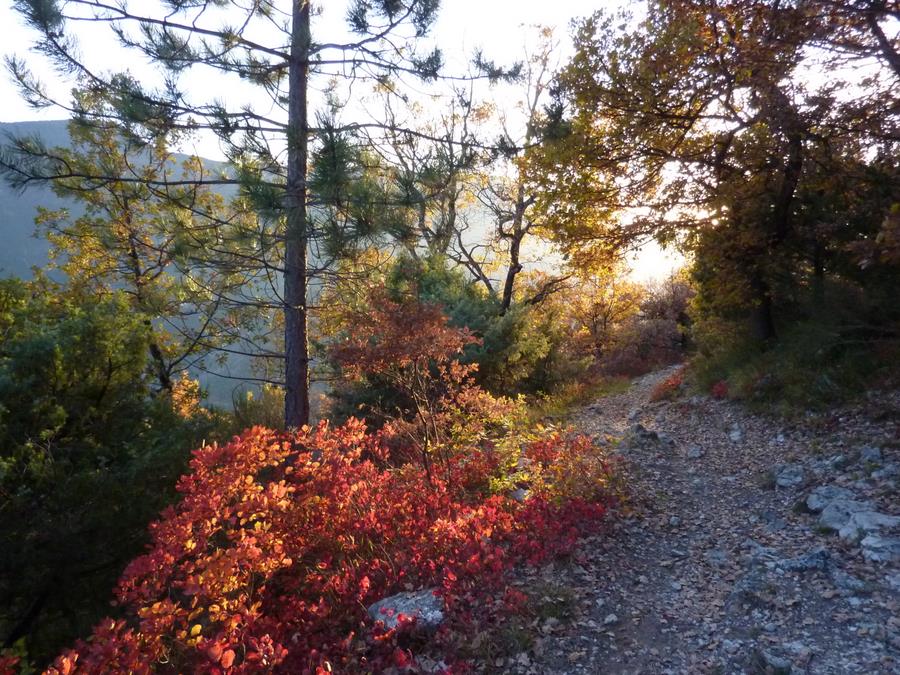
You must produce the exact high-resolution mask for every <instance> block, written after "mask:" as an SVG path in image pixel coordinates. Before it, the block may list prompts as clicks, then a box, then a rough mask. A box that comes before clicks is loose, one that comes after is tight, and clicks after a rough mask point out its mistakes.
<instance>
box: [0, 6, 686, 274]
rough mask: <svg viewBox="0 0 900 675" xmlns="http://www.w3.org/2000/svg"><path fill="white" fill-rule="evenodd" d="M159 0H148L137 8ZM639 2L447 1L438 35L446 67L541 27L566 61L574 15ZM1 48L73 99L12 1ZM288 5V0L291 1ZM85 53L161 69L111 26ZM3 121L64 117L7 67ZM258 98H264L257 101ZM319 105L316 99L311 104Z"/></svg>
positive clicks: (85, 45) (215, 83)
mask: <svg viewBox="0 0 900 675" xmlns="http://www.w3.org/2000/svg"><path fill="white" fill-rule="evenodd" d="M144 2H146V4H147V5H152V4H155V3H154V2H153V0H144V1H142V2H141V3H136V4H135V6H138V5H141V6H144ZM634 2H635V0H553V1H552V2H546V1H539V0H444V2H443V3H442V8H441V11H440V15H439V18H438V21H437V23H436V25H435V26H434V28H433V31H432V35H433V36H434V38H435V40H436V42H437V44H438V45H439V46H440V47H441V48H442V50H443V52H444V55H445V60H446V61H447V65H448V68H459V69H462V68H464V66H465V63H466V61H467V59H469V58H470V57H471V55H472V54H473V53H474V51H475V50H476V49H481V50H482V51H483V52H484V54H485V56H486V57H487V58H489V59H492V60H494V61H495V62H497V63H501V64H508V63H513V62H516V61H519V60H521V59H522V58H523V55H524V53H525V49H526V46H527V44H528V42H529V40H533V39H534V38H535V36H536V33H537V30H536V27H537V26H548V27H551V28H553V29H554V37H555V39H556V40H557V41H558V43H559V47H558V49H557V50H556V51H557V53H558V58H559V62H560V63H563V62H565V60H566V58H567V56H568V55H569V54H570V53H571V41H570V37H569V36H570V33H571V30H570V24H571V22H572V21H573V20H574V19H578V18H580V17H585V16H589V15H590V14H592V13H593V12H594V11H596V10H598V9H605V10H609V11H615V10H616V9H619V8H621V7H623V6H625V5H626V4H627V3H634ZM0 3H2V4H0V26H2V27H3V28H2V36H0V37H2V39H0V54H2V55H4V56H12V55H14V56H17V57H19V58H23V59H25V60H26V61H27V62H28V64H29V66H30V67H31V68H33V70H34V71H35V73H36V74H37V75H38V76H39V77H40V79H41V80H43V81H44V82H45V83H46V84H47V85H48V89H49V90H50V91H51V92H52V93H53V94H54V96H58V97H59V98H61V99H62V100H67V99H68V91H69V89H70V88H71V83H70V82H67V81H65V80H64V79H61V78H60V77H59V75H58V74H56V73H54V72H53V71H52V70H51V69H50V67H49V65H48V64H47V63H46V61H45V60H44V59H43V58H42V56H41V55H39V54H36V53H34V52H33V51H32V50H31V44H32V41H33V39H34V35H33V33H32V32H31V31H30V30H29V29H28V28H27V27H26V26H25V25H24V23H23V22H22V20H21V17H20V16H19V14H18V13H17V12H15V11H14V10H13V9H12V6H11V5H12V3H11V2H9V0H0ZM318 4H319V5H320V6H321V7H322V13H321V15H319V16H318V17H316V18H315V20H314V31H315V32H314V37H315V38H316V39H318V40H323V41H326V40H332V39H336V37H339V36H340V34H341V33H342V32H344V30H345V29H344V25H345V24H344V16H345V11H346V9H345V8H346V0H327V1H326V2H320V3H318ZM283 6H284V7H286V8H288V7H290V3H289V2H287V1H285V2H284V3H283ZM78 28H79V36H80V38H81V39H80V43H79V47H80V49H81V52H82V58H83V60H84V61H85V62H87V63H89V64H91V65H92V67H93V68H95V69H99V70H101V71H102V70H122V69H123V68H127V69H129V70H130V71H132V73H133V74H135V75H136V76H138V77H139V78H140V79H142V80H145V79H146V80H147V81H150V80H152V79H153V78H155V77H156V76H157V75H158V71H157V70H156V69H155V68H154V67H153V66H152V65H150V64H149V63H147V62H142V61H141V60H140V59H138V58H135V57H134V56H133V55H131V54H128V53H127V52H123V51H122V50H121V49H120V48H119V47H118V45H117V43H116V42H115V41H114V39H113V38H112V37H111V36H110V34H109V31H108V28H107V27H105V26H103V27H93V26H90V25H89V24H81V25H79V27H78ZM81 36H83V37H81ZM185 82H186V83H187V84H188V85H189V89H190V91H191V92H192V93H193V94H194V95H195V96H196V97H197V99H198V100H210V99H212V98H215V97H218V96H222V95H223V93H222V92H223V90H225V91H227V95H228V97H229V99H230V100H239V99H240V97H244V99H245V100H248V101H250V100H252V99H251V97H252V96H253V95H254V94H255V92H254V91H253V90H252V89H250V88H249V87H248V88H246V90H243V91H242V90H241V85H240V84H236V83H234V82H233V81H228V82H225V81H223V80H219V79H217V78H216V77H215V76H210V74H209V73H208V72H206V73H203V72H199V73H197V74H188V75H187V76H186V79H185ZM0 101H2V105H0V122H14V121H22V120H37V119H60V118H63V117H66V115H65V113H64V111H61V110H59V109H54V108H50V109H44V110H40V111H36V110H34V109H32V108H30V107H29V106H28V105H27V104H26V103H25V102H24V101H23V100H22V99H21V97H20V95H19V92H18V90H17V89H16V87H15V86H14V84H13V83H12V81H11V78H10V76H9V75H8V74H7V73H5V72H4V73H3V74H2V75H0ZM254 102H255V103H258V101H254ZM313 106H315V102H313ZM194 143H195V145H194V146H193V147H191V148H183V149H184V150H185V151H192V152H197V153H198V154H200V155H203V156H206V157H210V158H214V159H216V158H218V156H220V153H219V151H218V148H217V147H216V146H215V144H214V143H213V141H212V140H211V139H204V138H199V139H197V140H195V141H194ZM680 263H681V259H680V258H679V257H678V256H677V255H668V256H667V255H665V254H664V253H663V252H662V251H660V250H659V249H658V247H656V246H653V245H648V246H646V247H644V249H643V250H642V252H641V254H640V255H638V257H637V260H636V261H635V262H634V264H633V267H634V274H635V276H636V277H639V278H641V279H652V278H656V277H660V276H665V275H666V274H668V273H669V272H670V271H671V270H672V268H673V267H676V266H678V265H679V264H680Z"/></svg>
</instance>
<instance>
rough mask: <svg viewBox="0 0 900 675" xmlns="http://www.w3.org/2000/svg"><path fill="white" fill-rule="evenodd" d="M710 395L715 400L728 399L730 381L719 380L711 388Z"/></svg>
mask: <svg viewBox="0 0 900 675" xmlns="http://www.w3.org/2000/svg"><path fill="white" fill-rule="evenodd" d="M709 393H710V395H711V396H712V397H713V398H715V399H719V400H722V399H725V398H728V381H727V380H719V381H718V382H716V383H715V384H713V386H712V387H710V389H709Z"/></svg>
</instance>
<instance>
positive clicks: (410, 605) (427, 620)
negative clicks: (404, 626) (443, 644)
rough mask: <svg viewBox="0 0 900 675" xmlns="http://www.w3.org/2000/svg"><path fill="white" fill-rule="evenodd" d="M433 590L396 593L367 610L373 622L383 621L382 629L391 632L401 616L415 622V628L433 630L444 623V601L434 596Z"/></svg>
mask: <svg viewBox="0 0 900 675" xmlns="http://www.w3.org/2000/svg"><path fill="white" fill-rule="evenodd" d="M436 590H437V589H434V588H426V589H425V590H422V591H412V592H409V593H397V594H396V595H391V596H389V597H387V598H382V599H381V600H379V601H378V602H376V603H374V604H373V605H370V606H369V608H368V610H367V611H368V612H369V616H370V617H372V620H373V621H379V620H380V621H384V627H385V628H386V629H388V630H393V629H394V628H396V627H397V625H398V618H399V616H400V615H401V614H402V615H404V616H406V617H409V618H414V619H415V620H416V623H415V626H416V628H419V629H421V628H424V629H426V630H434V629H436V628H437V627H438V626H440V625H441V624H442V623H443V622H444V600H443V598H440V597H438V596H437V595H435V594H434V593H435V591H436Z"/></svg>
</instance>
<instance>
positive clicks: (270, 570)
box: [0, 420, 604, 675]
mask: <svg viewBox="0 0 900 675" xmlns="http://www.w3.org/2000/svg"><path fill="white" fill-rule="evenodd" d="M494 452H495V451H494V450H493V449H492V447H491V444H490V443H486V444H484V445H483V447H480V448H473V450H472V453H470V454H469V455H468V456H462V455H461V456H457V457H454V458H453V459H452V463H451V465H450V475H449V477H448V479H444V478H443V477H439V476H433V477H432V479H431V482H430V483H429V481H428V479H427V478H426V477H425V476H424V474H423V472H422V470H421V467H418V466H416V465H414V464H407V465H404V466H401V467H392V466H391V465H390V463H389V462H388V461H387V457H388V451H387V448H386V447H385V445H384V442H383V439H382V436H381V434H372V433H368V432H367V431H366V429H365V427H364V426H363V425H362V423H360V422H358V421H354V420H351V421H350V422H348V423H347V424H346V425H345V426H343V427H340V428H330V427H329V426H328V425H326V424H324V423H323V424H321V425H319V426H318V427H317V428H315V429H303V430H301V431H299V432H297V433H294V434H284V433H276V432H273V431H269V430H266V429H263V428H259V427H257V428H253V429H250V430H249V431H247V432H245V433H244V434H243V435H242V436H240V437H237V438H235V439H234V440H233V441H232V442H231V443H228V444H227V445H223V446H217V445H212V446H206V447H203V448H200V449H198V450H196V451H195V452H194V457H193V460H192V462H191V470H190V473H189V474H188V475H186V476H184V477H183V478H182V479H181V481H180V484H179V490H180V492H181V494H182V497H181V500H180V501H179V503H178V504H177V505H175V506H174V507H171V508H169V509H168V510H167V511H165V512H164V513H163V514H162V517H161V518H160V520H159V521H158V522H156V523H155V524H154V525H153V526H152V544H151V547H150V550H149V551H148V552H147V553H146V554H145V555H143V556H141V557H139V558H137V559H136V560H134V561H133V562H132V563H131V564H130V565H129V566H128V568H127V569H126V570H125V572H124V574H123V576H122V578H121V580H120V582H119V586H118V589H117V592H116V596H117V603H118V605H119V607H120V609H121V612H120V616H119V618H118V619H107V620H105V621H103V622H101V624H100V625H98V626H97V627H96V629H95V631H94V634H93V635H92V636H91V637H90V638H89V639H88V640H87V641H85V642H81V643H79V644H77V645H76V646H75V647H74V649H71V650H69V651H67V652H65V653H64V654H62V655H61V656H59V657H58V658H57V659H56V661H55V662H54V664H53V666H52V667H51V668H50V669H49V670H48V671H47V672H48V673H50V674H51V675H59V674H68V673H76V672H79V673H95V672H106V673H149V672H151V671H152V672H169V673H186V672H191V673H211V674H212V673H215V674H223V675H224V674H232V673H262V672H273V671H275V672H285V673H324V672H331V671H337V672H373V671H374V672H378V671H380V670H383V669H386V668H388V667H391V666H393V667H414V665H415V655H414V653H413V652H414V650H415V649H416V643H415V641H412V642H410V641H408V640H405V638H404V637H403V632H404V627H403V626H404V624H403V623H401V627H399V628H397V629H394V630H393V631H385V630H384V628H383V624H382V623H381V622H380V621H379V622H377V623H373V621H372V620H371V619H370V618H369V617H368V615H367V612H366V607H367V605H369V604H370V603H372V602H374V601H376V600H378V599H380V598H383V597H386V596H389V595H391V594H393V593H396V592H399V591H401V590H410V589H420V588H430V587H436V588H438V589H439V590H438V594H439V595H440V596H441V597H442V599H443V601H444V603H445V606H446V610H447V611H446V614H447V620H446V621H445V623H444V625H443V626H442V627H441V629H440V630H439V631H438V633H437V635H436V636H434V638H433V641H432V648H433V647H434V645H435V644H436V645H438V646H439V647H443V648H444V652H445V654H446V656H445V658H446V659H447V662H448V663H451V664H453V663H454V661H453V648H454V645H459V644H463V643H464V636H465V635H470V634H473V631H476V630H481V629H482V628H483V627H484V626H485V625H488V624H490V623H491V622H492V621H495V620H496V619H497V617H498V612H500V613H502V612H503V611H508V609H509V608H510V607H511V606H514V605H515V604H516V603H515V602H513V601H514V599H515V598H513V597H512V596H510V595H509V594H508V593H507V590H508V589H507V586H506V578H507V574H508V572H509V571H510V570H511V568H512V567H513V566H515V565H517V564H520V563H526V562H527V563H539V562H541V561H543V560H545V559H547V558H548V557H549V556H554V555H559V554H565V553H567V552H570V551H571V550H572V547H573V546H574V545H575V542H576V541H577V539H578V537H579V536H581V535H582V534H583V533H584V532H585V531H586V530H593V529H595V528H596V527H597V526H598V523H599V522H600V518H601V516H602V515H603V513H604V504H603V499H602V492H594V493H591V494H592V498H593V499H592V501H588V500H586V499H584V498H582V497H575V498H572V499H562V498H560V496H559V494H558V493H554V492H553V491H552V490H550V489H544V488H543V487H536V488H535V490H534V493H533V494H532V496H531V498H530V499H528V500H526V501H524V502H521V503H520V502H518V501H516V500H514V499H511V498H509V497H506V496H502V495H489V496H483V497H479V496H476V495H477V494H483V493H478V492H474V493H473V492H471V491H469V490H468V489H465V487H464V486H467V485H472V484H480V485H483V484H485V483H486V482H488V480H489V476H485V473H490V472H492V471H497V470H498V467H499V466H500V462H498V461H497V460H496V458H494V457H493V456H492V453H494ZM588 453H593V454H594V455H596V454H597V453H598V449H597V448H595V447H593V446H592V445H591V444H590V443H589V442H587V441H585V440H584V439H579V438H577V437H568V436H565V435H563V434H559V433H557V434H552V435H550V436H548V437H547V438H545V439H544V440H542V441H540V442H539V443H529V444H527V445H526V447H525V448H524V449H523V454H524V455H525V456H527V457H528V461H529V462H531V463H532V464H533V465H534V466H535V471H537V470H538V469H540V473H541V474H542V475H544V476H554V475H570V474H571V473H572V472H571V471H567V470H565V468H564V465H566V464H569V463H571V462H572V461H577V460H579V457H582V456H583V455H586V454H588ZM451 486H456V487H451ZM404 640H405V641H404ZM0 670H2V669H0Z"/></svg>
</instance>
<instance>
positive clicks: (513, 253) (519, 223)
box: [500, 182, 527, 314]
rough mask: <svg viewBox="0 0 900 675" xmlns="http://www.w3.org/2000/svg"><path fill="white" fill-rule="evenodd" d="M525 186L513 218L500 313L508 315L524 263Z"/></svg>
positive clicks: (521, 191) (520, 189)
mask: <svg viewBox="0 0 900 675" xmlns="http://www.w3.org/2000/svg"><path fill="white" fill-rule="evenodd" d="M526 208H527V207H526V205H525V186H524V185H523V184H522V183H521V182H520V183H519V187H518V194H517V196H516V213H515V216H514V217H513V223H512V236H511V240H510V243H509V267H507V268H506V282H505V283H504V284H503V301H502V303H501V305H500V313H501V314H506V312H508V311H509V308H510V307H511V306H512V298H513V288H514V287H515V283H516V276H517V275H518V274H519V272H521V271H522V263H521V261H520V260H519V253H520V251H521V247H522V239H523V237H524V236H525V231H524V229H523V224H524V221H525V209H526Z"/></svg>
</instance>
